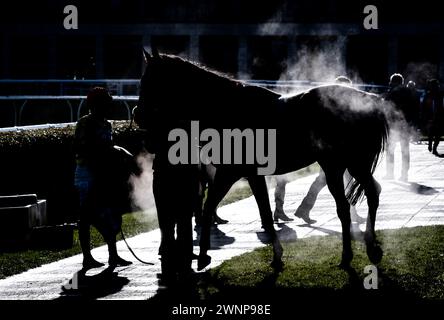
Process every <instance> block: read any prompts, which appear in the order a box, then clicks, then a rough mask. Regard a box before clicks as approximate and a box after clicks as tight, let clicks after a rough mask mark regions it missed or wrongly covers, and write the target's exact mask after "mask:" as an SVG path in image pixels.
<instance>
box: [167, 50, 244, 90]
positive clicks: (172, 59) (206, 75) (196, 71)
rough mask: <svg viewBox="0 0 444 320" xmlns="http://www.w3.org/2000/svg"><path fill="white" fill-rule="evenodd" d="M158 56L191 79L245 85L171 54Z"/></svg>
mask: <svg viewBox="0 0 444 320" xmlns="http://www.w3.org/2000/svg"><path fill="white" fill-rule="evenodd" d="M160 56H161V58H162V59H164V61H167V62H169V63H171V64H173V65H174V66H176V67H177V68H178V69H181V70H182V71H184V72H187V73H188V74H189V75H190V76H191V77H196V78H202V80H205V81H215V82H218V83H220V84H225V85H232V86H239V85H246V84H245V83H243V82H242V81H240V80H236V79H234V78H233V77H232V76H230V75H229V74H227V73H223V72H220V71H216V70H214V69H212V68H210V67H208V66H206V65H203V64H201V63H198V62H195V61H192V60H188V59H185V58H182V57H180V56H176V55H172V54H161V55H160Z"/></svg>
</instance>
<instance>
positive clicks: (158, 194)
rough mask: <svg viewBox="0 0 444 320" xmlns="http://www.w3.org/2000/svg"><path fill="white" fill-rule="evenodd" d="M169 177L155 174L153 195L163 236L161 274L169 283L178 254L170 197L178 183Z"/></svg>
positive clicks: (164, 173) (165, 174) (160, 251)
mask: <svg viewBox="0 0 444 320" xmlns="http://www.w3.org/2000/svg"><path fill="white" fill-rule="evenodd" d="M169 176H170V175H169V174H168V173H167V172H159V171H158V170H157V171H156V170H155V171H154V173H153V194H154V200H155V203H156V209H157V218H158V221H159V229H160V235H161V239H160V247H159V255H160V261H161V272H162V277H163V279H164V280H165V281H167V282H169V281H173V280H174V278H175V273H176V268H175V261H174V260H175V259H174V257H175V253H176V248H175V237H174V235H175V227H174V225H175V221H174V216H173V213H172V211H171V204H172V201H171V199H170V197H171V195H174V193H173V192H171V188H172V187H173V186H174V185H175V183H176V182H177V181H174V180H172V179H170V178H169ZM173 202H174V201H173Z"/></svg>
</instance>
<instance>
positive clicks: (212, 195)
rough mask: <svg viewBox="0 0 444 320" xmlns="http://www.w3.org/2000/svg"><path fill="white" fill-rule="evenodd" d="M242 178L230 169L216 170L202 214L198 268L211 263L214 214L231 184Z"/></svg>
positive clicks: (221, 168)
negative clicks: (209, 252) (210, 252)
mask: <svg viewBox="0 0 444 320" xmlns="http://www.w3.org/2000/svg"><path fill="white" fill-rule="evenodd" d="M239 179H240V176H238V175H237V174H235V173H234V172H232V171H231V170H230V169H225V168H223V167H219V168H218V169H217V170H216V174H215V176H214V181H213V183H211V184H210V185H209V187H208V193H207V199H206V201H205V204H204V209H203V214H202V227H201V233H200V242H199V246H200V253H199V258H198V260H197V270H199V271H200V270H202V269H204V268H205V267H207V266H208V265H209V264H210V263H211V257H210V256H209V255H208V254H207V252H208V250H209V249H210V246H211V239H210V233H211V225H212V219H213V214H214V212H216V209H217V206H218V205H219V203H220V202H221V201H222V199H223V198H224V197H225V195H226V194H227V192H228V191H229V190H230V188H231V186H232V185H233V184H234V183H235V182H236V181H237V180H239Z"/></svg>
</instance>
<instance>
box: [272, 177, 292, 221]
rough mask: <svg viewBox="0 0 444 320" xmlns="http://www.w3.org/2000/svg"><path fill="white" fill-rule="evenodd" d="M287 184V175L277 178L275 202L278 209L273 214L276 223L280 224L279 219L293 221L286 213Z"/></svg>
mask: <svg viewBox="0 0 444 320" xmlns="http://www.w3.org/2000/svg"><path fill="white" fill-rule="evenodd" d="M287 183H288V179H287V177H286V176H285V175H281V176H276V189H275V191H274V202H275V204H276V208H275V210H274V214H273V219H274V222H278V221H279V219H281V220H282V221H293V219H292V218H290V217H288V216H287V215H286V214H285V211H284V200H285V186H286V185H287Z"/></svg>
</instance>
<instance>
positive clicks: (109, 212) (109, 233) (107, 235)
mask: <svg viewBox="0 0 444 320" xmlns="http://www.w3.org/2000/svg"><path fill="white" fill-rule="evenodd" d="M100 219H101V221H99V222H98V223H97V224H96V228H97V230H98V231H99V232H100V234H101V235H102V236H103V239H104V240H105V242H106V244H107V245H108V254H109V259H108V264H109V265H110V266H111V267H123V266H128V265H130V264H132V262H131V261H127V260H125V259H123V258H121V257H120V256H119V254H118V253H117V246H116V236H117V234H118V233H119V231H120V230H121V227H122V216H121V215H120V213H119V212H115V211H113V209H112V208H104V209H102V214H101V215H100Z"/></svg>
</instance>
